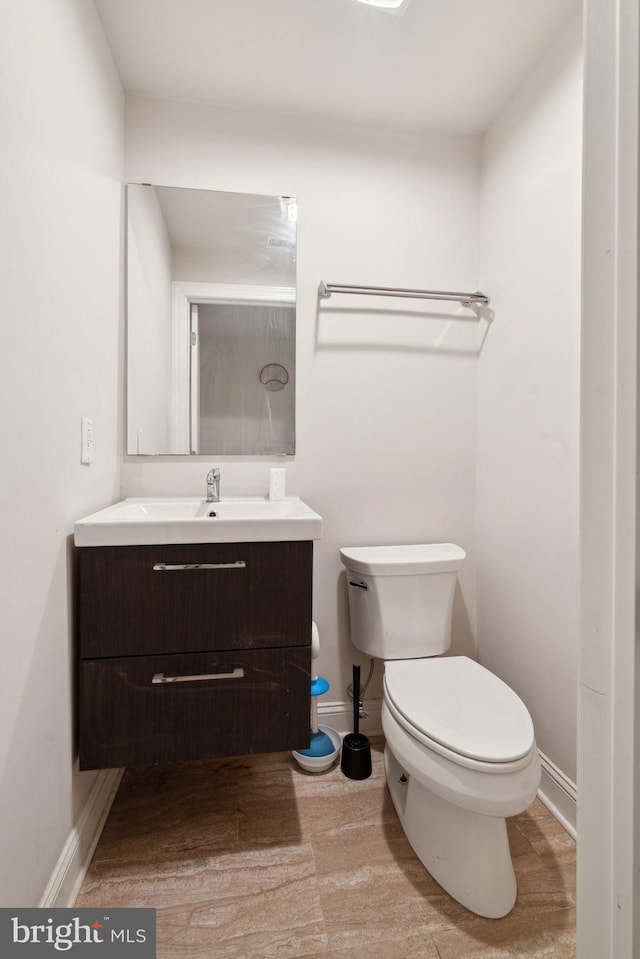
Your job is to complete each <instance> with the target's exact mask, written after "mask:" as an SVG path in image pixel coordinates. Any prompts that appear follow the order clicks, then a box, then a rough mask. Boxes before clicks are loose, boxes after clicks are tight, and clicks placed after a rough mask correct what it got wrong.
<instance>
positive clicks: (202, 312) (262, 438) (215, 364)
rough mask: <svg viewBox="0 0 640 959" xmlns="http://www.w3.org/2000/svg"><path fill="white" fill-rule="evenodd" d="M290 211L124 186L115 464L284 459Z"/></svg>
mask: <svg viewBox="0 0 640 959" xmlns="http://www.w3.org/2000/svg"><path fill="white" fill-rule="evenodd" d="M295 268H296V201H295V200H294V199H292V198H291V197H273V196H260V195H252V194H239V193H221V192H215V191H208V190H189V189H182V188H179V187H159V186H150V185H143V184H129V186H128V187H127V452H128V453H130V454H144V455H154V454H156V455H157V454H167V453H175V454H188V453H194V454H198V453H199V454H207V455H208V454H216V455H224V454H229V455H243V454H244V455H276V454H291V453H293V452H294V451H295V418H294V417H295V396H294V386H295V316H296V310H295Z"/></svg>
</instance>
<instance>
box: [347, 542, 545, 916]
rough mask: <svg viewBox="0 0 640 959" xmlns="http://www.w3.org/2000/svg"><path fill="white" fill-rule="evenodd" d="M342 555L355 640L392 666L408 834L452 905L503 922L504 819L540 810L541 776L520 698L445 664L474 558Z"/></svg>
mask: <svg viewBox="0 0 640 959" xmlns="http://www.w3.org/2000/svg"><path fill="white" fill-rule="evenodd" d="M340 555H341V559H342V562H343V564H344V565H345V567H346V569H347V582H348V587H349V608H350V615H351V638H352V641H353V642H354V645H355V646H356V647H357V648H358V649H361V650H362V651H363V652H365V653H368V654H369V655H370V656H377V657H379V658H381V659H383V660H384V662H385V675H384V693H383V706H382V726H383V731H384V734H385V771H386V777H387V785H388V788H389V792H390V794H391V798H392V800H393V803H394V806H395V808H396V811H397V813H398V817H399V819H400V822H401V824H402V827H403V829H404V832H405V834H406V836H407V838H408V840H409V842H410V843H411V845H412V846H413V849H414V850H415V852H416V854H417V855H418V857H419V858H420V860H421V862H422V863H423V865H424V866H425V867H426V869H428V871H429V872H430V873H431V875H432V876H433V877H434V878H435V879H436V880H437V881H438V882H439V883H440V885H442V886H443V888H444V889H446V890H447V892H449V893H450V895H452V896H453V897H454V898H455V899H457V900H458V901H459V902H461V903H462V904H463V905H464V906H466V907H467V908H468V909H470V910H471V911H473V912H475V913H477V914H478V915H481V916H487V917H489V918H500V917H502V916H505V915H506V914H507V913H508V912H509V911H510V910H511V909H512V907H513V905H514V903H515V899H516V892H517V889H516V879H515V874H514V871H513V865H512V862H511V853H510V850H509V842H508V837H507V827H506V820H505V817H507V816H513V815H517V814H518V813H521V812H523V811H524V809H526V808H527V806H528V805H529V803H530V802H531V801H532V800H533V799H534V797H535V795H536V792H537V789H538V786H539V784H540V774H541V769H540V760H539V757H538V751H537V748H536V744H535V739H534V731H533V724H532V722H531V717H530V716H529V713H528V711H527V709H526V706H525V705H524V703H523V702H522V701H521V700H520V699H519V697H518V696H517V695H516V693H515V692H513V690H511V689H510V688H509V687H508V686H507V685H506V684H505V683H503V682H502V681H501V680H500V679H499V678H498V677H497V676H495V675H493V674H492V673H491V672H489V671H488V670H487V669H485V668H484V667H482V666H480V665H479V664H478V663H476V662H474V661H473V660H471V659H469V658H468V657H465V656H451V657H442V658H436V657H438V656H439V655H440V654H442V653H444V652H446V650H447V649H448V647H449V644H450V630H451V610H452V605H453V593H454V589H455V582H456V576H457V571H458V569H460V567H461V566H462V563H463V561H464V558H465V554H464V552H463V550H461V549H460V548H459V547H457V546H454V545H453V544H448V543H447V544H426V545H418V546H413V545H412V546H405V547H402V546H400V547H385V546H383V547H354V548H344V549H342V550H341V551H340ZM407 650H408V651H409V654H408V655H406V653H407Z"/></svg>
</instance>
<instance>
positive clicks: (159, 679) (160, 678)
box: [151, 666, 244, 686]
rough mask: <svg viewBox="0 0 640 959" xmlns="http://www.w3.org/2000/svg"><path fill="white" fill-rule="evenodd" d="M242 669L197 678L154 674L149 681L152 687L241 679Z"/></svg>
mask: <svg viewBox="0 0 640 959" xmlns="http://www.w3.org/2000/svg"><path fill="white" fill-rule="evenodd" d="M243 678H244V669H242V667H241V666H237V667H236V668H235V669H234V670H233V672H232V673H200V674H199V675H197V676H165V674H164V673H155V674H154V676H153V679H152V680H151V682H152V684H153V685H154V686H156V685H158V684H162V683H201V682H203V681H205V680H206V681H208V680H210V679H243Z"/></svg>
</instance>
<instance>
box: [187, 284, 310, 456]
mask: <svg viewBox="0 0 640 959" xmlns="http://www.w3.org/2000/svg"><path fill="white" fill-rule="evenodd" d="M193 303H198V304H202V303H206V304H226V305H230V304H235V305H243V304H244V305H246V306H291V307H295V305H296V289H295V287H292V286H248V285H241V284H231V283H203V282H198V281H189V280H174V281H173V282H172V284H171V340H172V343H171V345H172V350H171V400H172V401H171V423H170V442H171V450H170V452H171V453H172V454H185V455H188V454H189V453H198V449H197V448H195V449H193V448H192V446H193V445H194V444H193V443H192V441H191V435H192V433H193V432H195V431H194V430H193V429H192V425H193V424H192V401H193V400H192V382H191V355H192V348H191V305H192V304H193Z"/></svg>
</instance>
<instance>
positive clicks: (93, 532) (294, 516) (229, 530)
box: [74, 496, 322, 546]
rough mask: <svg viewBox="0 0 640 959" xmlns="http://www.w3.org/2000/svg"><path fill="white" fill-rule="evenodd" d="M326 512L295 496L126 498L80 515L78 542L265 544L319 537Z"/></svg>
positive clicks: (76, 539)
mask: <svg viewBox="0 0 640 959" xmlns="http://www.w3.org/2000/svg"><path fill="white" fill-rule="evenodd" d="M321 533H322V517H321V516H319V515H318V513H315V512H314V511H313V510H312V509H311V508H310V507H309V506H307V504H306V503H303V501H302V500H301V499H298V497H297V496H287V497H286V498H285V499H283V500H268V499H265V498H264V497H262V496H246V497H240V496H237V497H236V496H226V497H224V498H223V499H222V500H221V501H220V502H219V503H207V502H206V500H202V499H189V498H186V497H155V498H154V497H144V498H142V499H125V500H122V502H120V503H115V504H114V505H113V506H108V507H107V508H106V509H103V510H100V512H98V513H92V514H91V515H90V516H85V518H84V519H81V520H78V522H77V523H76V524H75V526H74V542H75V544H76V546H145V545H149V546H152V545H154V544H156V543H157V544H161V543H248V542H251V543H262V542H269V541H271V542H274V541H283V540H308V539H320V536H321Z"/></svg>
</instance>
